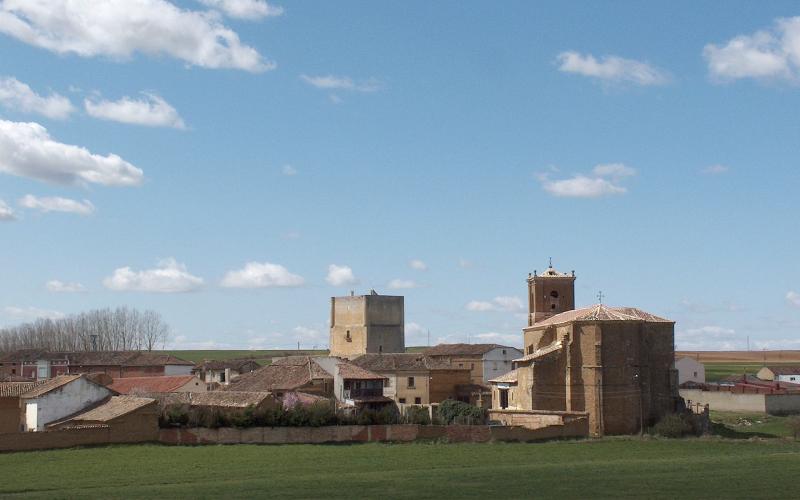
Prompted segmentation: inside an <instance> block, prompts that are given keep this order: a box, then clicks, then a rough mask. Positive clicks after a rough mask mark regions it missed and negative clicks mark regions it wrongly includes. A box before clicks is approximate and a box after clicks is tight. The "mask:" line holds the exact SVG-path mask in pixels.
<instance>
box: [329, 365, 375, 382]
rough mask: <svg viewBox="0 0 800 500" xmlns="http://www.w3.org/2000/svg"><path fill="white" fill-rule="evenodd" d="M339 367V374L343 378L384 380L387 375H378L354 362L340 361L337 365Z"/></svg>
mask: <svg viewBox="0 0 800 500" xmlns="http://www.w3.org/2000/svg"><path fill="white" fill-rule="evenodd" d="M336 366H337V367H339V376H340V377H342V378H343V379H349V380H383V379H385V378H386V377H384V376H383V375H378V374H377V373H375V372H371V371H369V370H365V369H364V368H361V367H360V366H356V365H354V364H352V363H339V364H337V365H336Z"/></svg>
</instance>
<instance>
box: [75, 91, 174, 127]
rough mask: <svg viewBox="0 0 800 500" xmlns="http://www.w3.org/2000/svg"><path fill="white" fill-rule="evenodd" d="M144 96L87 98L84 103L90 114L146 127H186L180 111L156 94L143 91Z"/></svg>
mask: <svg viewBox="0 0 800 500" xmlns="http://www.w3.org/2000/svg"><path fill="white" fill-rule="evenodd" d="M142 96H143V97H142V98H140V99H133V98H130V97H128V96H125V97H123V98H122V99H120V100H118V101H108V100H105V99H103V100H99V101H93V100H90V99H85V100H84V101H83V105H84V107H85V108H86V112H87V113H88V114H89V116H93V117H95V118H99V119H101V120H110V121H114V122H120V123H128V124H131V125H144V126H146V127H172V128H177V129H185V128H186V124H185V123H184V122H183V118H181V117H180V115H179V114H178V111H177V110H176V109H175V108H173V107H172V106H171V105H170V104H169V103H168V102H167V101H165V100H164V99H163V98H161V97H160V96H158V95H156V94H152V93H149V92H142Z"/></svg>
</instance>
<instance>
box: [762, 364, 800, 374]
mask: <svg viewBox="0 0 800 500" xmlns="http://www.w3.org/2000/svg"><path fill="white" fill-rule="evenodd" d="M766 368H768V369H769V371H771V372H772V373H774V374H775V375H800V366H797V365H795V366H786V365H783V366H767V367H766Z"/></svg>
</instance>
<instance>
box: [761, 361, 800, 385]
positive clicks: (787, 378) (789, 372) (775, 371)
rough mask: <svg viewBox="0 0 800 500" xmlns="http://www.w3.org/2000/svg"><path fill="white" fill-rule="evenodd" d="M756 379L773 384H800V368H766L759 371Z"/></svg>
mask: <svg viewBox="0 0 800 500" xmlns="http://www.w3.org/2000/svg"><path fill="white" fill-rule="evenodd" d="M756 377H758V378H759V379H761V380H769V381H772V382H790V383H793V384H800V366H798V365H795V366H786V365H777V366H765V367H763V368H761V369H760V370H758V373H756Z"/></svg>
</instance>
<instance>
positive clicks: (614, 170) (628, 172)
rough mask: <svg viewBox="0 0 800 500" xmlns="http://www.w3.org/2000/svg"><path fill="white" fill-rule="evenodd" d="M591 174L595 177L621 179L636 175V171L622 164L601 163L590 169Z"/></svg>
mask: <svg viewBox="0 0 800 500" xmlns="http://www.w3.org/2000/svg"><path fill="white" fill-rule="evenodd" d="M592 173H593V174H594V175H596V176H597V177H608V178H611V179H622V178H623V177H631V176H633V175H636V169H634V168H631V167H629V166H627V165H625V164H623V163H601V164H600V165H595V167H594V168H593V169H592Z"/></svg>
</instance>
